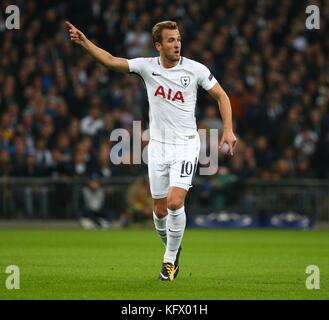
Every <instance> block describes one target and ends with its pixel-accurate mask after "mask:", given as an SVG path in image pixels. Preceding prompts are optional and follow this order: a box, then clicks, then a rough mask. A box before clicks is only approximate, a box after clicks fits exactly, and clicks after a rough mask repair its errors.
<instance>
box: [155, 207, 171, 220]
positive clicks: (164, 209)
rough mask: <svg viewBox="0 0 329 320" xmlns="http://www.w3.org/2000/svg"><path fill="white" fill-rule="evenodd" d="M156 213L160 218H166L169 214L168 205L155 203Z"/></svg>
mask: <svg viewBox="0 0 329 320" xmlns="http://www.w3.org/2000/svg"><path fill="white" fill-rule="evenodd" d="M154 213H155V215H156V216H157V217H158V218H159V219H161V218H164V217H165V216H166V215H167V214H168V211H167V206H165V207H164V206H159V205H155V206H154Z"/></svg>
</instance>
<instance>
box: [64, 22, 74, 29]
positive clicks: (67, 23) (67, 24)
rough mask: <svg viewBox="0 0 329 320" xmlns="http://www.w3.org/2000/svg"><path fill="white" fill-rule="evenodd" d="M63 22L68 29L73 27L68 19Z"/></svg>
mask: <svg viewBox="0 0 329 320" xmlns="http://www.w3.org/2000/svg"><path fill="white" fill-rule="evenodd" d="M65 24H66V26H67V27H68V28H69V29H75V27H74V25H73V24H72V23H70V22H69V21H65Z"/></svg>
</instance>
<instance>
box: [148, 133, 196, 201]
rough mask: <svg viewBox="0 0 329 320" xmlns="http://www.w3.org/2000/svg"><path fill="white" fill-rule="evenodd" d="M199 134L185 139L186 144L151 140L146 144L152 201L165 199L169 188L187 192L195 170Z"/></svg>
mask: <svg viewBox="0 0 329 320" xmlns="http://www.w3.org/2000/svg"><path fill="white" fill-rule="evenodd" d="M199 152H200V137H199V134H198V133H196V134H195V135H191V136H188V137H187V142H186V144H169V143H163V142H160V141H157V140H153V139H151V140H150V142H149V144H148V174H149V180H150V189H151V195H152V198H153V199H161V198H166V197H167V194H168V190H169V187H179V188H183V189H185V190H189V188H190V187H192V184H191V183H192V179H193V176H194V174H195V171H196V169H197V164H198V160H199Z"/></svg>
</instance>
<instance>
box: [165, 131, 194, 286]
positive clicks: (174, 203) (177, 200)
mask: <svg viewBox="0 0 329 320" xmlns="http://www.w3.org/2000/svg"><path fill="white" fill-rule="evenodd" d="M199 151H200V140H199V137H198V136H196V137H195V139H193V140H192V141H190V142H189V143H188V144H187V145H184V146H180V147H179V149H177V148H176V152H175V157H174V159H175V160H174V161H173V163H172V165H171V167H170V173H169V180H170V182H169V184H170V188H169V191H168V196H167V206H168V216H167V247H166V252H165V254H164V264H165V265H166V266H168V270H167V271H168V272H167V273H168V275H169V276H170V280H171V281H172V280H173V278H174V277H176V276H177V273H178V270H179V267H178V258H179V254H180V248H181V242H182V239H183V236H184V231H185V226H186V214H185V206H184V204H185V198H186V194H187V192H188V190H189V188H190V187H191V183H192V179H193V176H194V173H195V171H196V166H197V162H198V157H199Z"/></svg>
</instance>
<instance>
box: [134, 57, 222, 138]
mask: <svg viewBox="0 0 329 320" xmlns="http://www.w3.org/2000/svg"><path fill="white" fill-rule="evenodd" d="M128 64H129V71H130V72H131V73H135V74H138V75H139V76H141V77H142V79H143V80H144V83H145V85H146V89H147V96H148V101H149V108H150V109H149V120H150V138H151V139H154V140H157V141H160V142H165V143H175V144H180V143H185V142H186V141H187V139H188V137H189V136H191V135H195V134H196V133H197V132H196V130H197V126H196V120H195V104H196V100H197V89H198V87H199V86H201V87H202V88H203V89H205V90H209V89H211V88H212V87H213V86H214V85H215V84H216V83H217V80H216V79H215V77H214V76H213V75H212V74H211V73H210V71H209V69H208V68H207V67H206V66H204V65H203V64H201V63H199V62H196V61H194V60H191V59H187V58H185V57H180V61H179V62H178V64H177V65H176V66H174V67H172V68H164V67H163V66H161V63H160V58H159V57H155V58H136V59H130V60H128Z"/></svg>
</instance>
